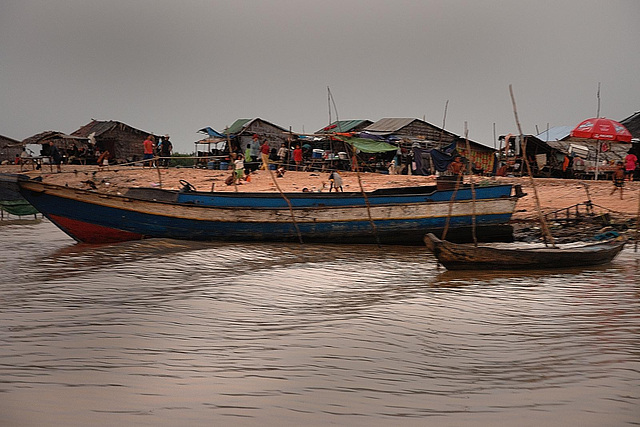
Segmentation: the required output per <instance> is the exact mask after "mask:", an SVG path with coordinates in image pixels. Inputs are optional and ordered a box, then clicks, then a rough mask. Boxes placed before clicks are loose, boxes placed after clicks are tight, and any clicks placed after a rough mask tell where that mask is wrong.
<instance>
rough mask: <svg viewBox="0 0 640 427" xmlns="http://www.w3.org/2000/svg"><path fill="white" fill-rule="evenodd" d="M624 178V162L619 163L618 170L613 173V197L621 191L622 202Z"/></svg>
mask: <svg viewBox="0 0 640 427" xmlns="http://www.w3.org/2000/svg"><path fill="white" fill-rule="evenodd" d="M624 177H625V170H624V164H622V162H618V164H617V165H616V170H615V172H614V173H613V190H611V195H613V193H615V192H616V190H618V189H620V200H622V192H623V190H624Z"/></svg>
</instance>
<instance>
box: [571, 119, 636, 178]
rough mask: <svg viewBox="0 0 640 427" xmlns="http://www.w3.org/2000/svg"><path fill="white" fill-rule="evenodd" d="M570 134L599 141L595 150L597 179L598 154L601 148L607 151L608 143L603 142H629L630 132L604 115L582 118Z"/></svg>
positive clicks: (596, 176)
mask: <svg viewBox="0 0 640 427" xmlns="http://www.w3.org/2000/svg"><path fill="white" fill-rule="evenodd" d="M571 136H573V137H575V138H588V139H595V140H596V141H599V142H600V144H598V149H597V150H596V175H595V179H596V180H597V179H598V169H599V168H598V166H599V165H598V155H599V153H600V151H601V150H602V151H607V150H608V149H609V146H608V144H605V142H606V141H609V142H631V132H629V131H628V130H627V128H626V127H624V125H622V124H621V123H618V122H616V121H615V120H611V119H607V118H605V117H596V118H593V119H587V120H583V121H582V122H580V124H579V125H578V126H576V127H575V128H573V130H572V131H571Z"/></svg>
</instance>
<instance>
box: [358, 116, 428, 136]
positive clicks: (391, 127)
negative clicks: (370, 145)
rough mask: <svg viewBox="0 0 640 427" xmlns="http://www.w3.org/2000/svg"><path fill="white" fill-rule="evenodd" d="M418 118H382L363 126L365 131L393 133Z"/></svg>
mask: <svg viewBox="0 0 640 427" xmlns="http://www.w3.org/2000/svg"><path fill="white" fill-rule="evenodd" d="M416 120H418V119H414V118H390V117H387V118H384V119H380V120H378V121H377V122H375V123H373V124H372V125H369V126H367V127H366V128H364V130H365V131H366V132H371V133H393V132H397V131H398V130H400V129H402V128H403V127H405V126H407V125H410V124H411V123H413V122H414V121H416Z"/></svg>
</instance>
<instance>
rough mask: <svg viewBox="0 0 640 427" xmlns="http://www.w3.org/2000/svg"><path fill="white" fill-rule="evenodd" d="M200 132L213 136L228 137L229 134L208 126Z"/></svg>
mask: <svg viewBox="0 0 640 427" xmlns="http://www.w3.org/2000/svg"><path fill="white" fill-rule="evenodd" d="M198 132H202V133H206V134H208V135H209V136H210V137H211V138H226V137H227V135H225V134H223V133H220V132H218V131H216V130H215V129H213V128H210V127H208V126H207V127H206V128H202V129H200V130H199V131H198Z"/></svg>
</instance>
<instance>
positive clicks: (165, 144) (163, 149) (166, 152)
mask: <svg viewBox="0 0 640 427" xmlns="http://www.w3.org/2000/svg"><path fill="white" fill-rule="evenodd" d="M172 152H173V144H171V141H169V135H165V136H164V139H163V140H162V145H161V146H160V156H162V157H164V158H163V159H162V160H161V163H162V166H165V167H169V159H168V158H167V157H171V153H172Z"/></svg>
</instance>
